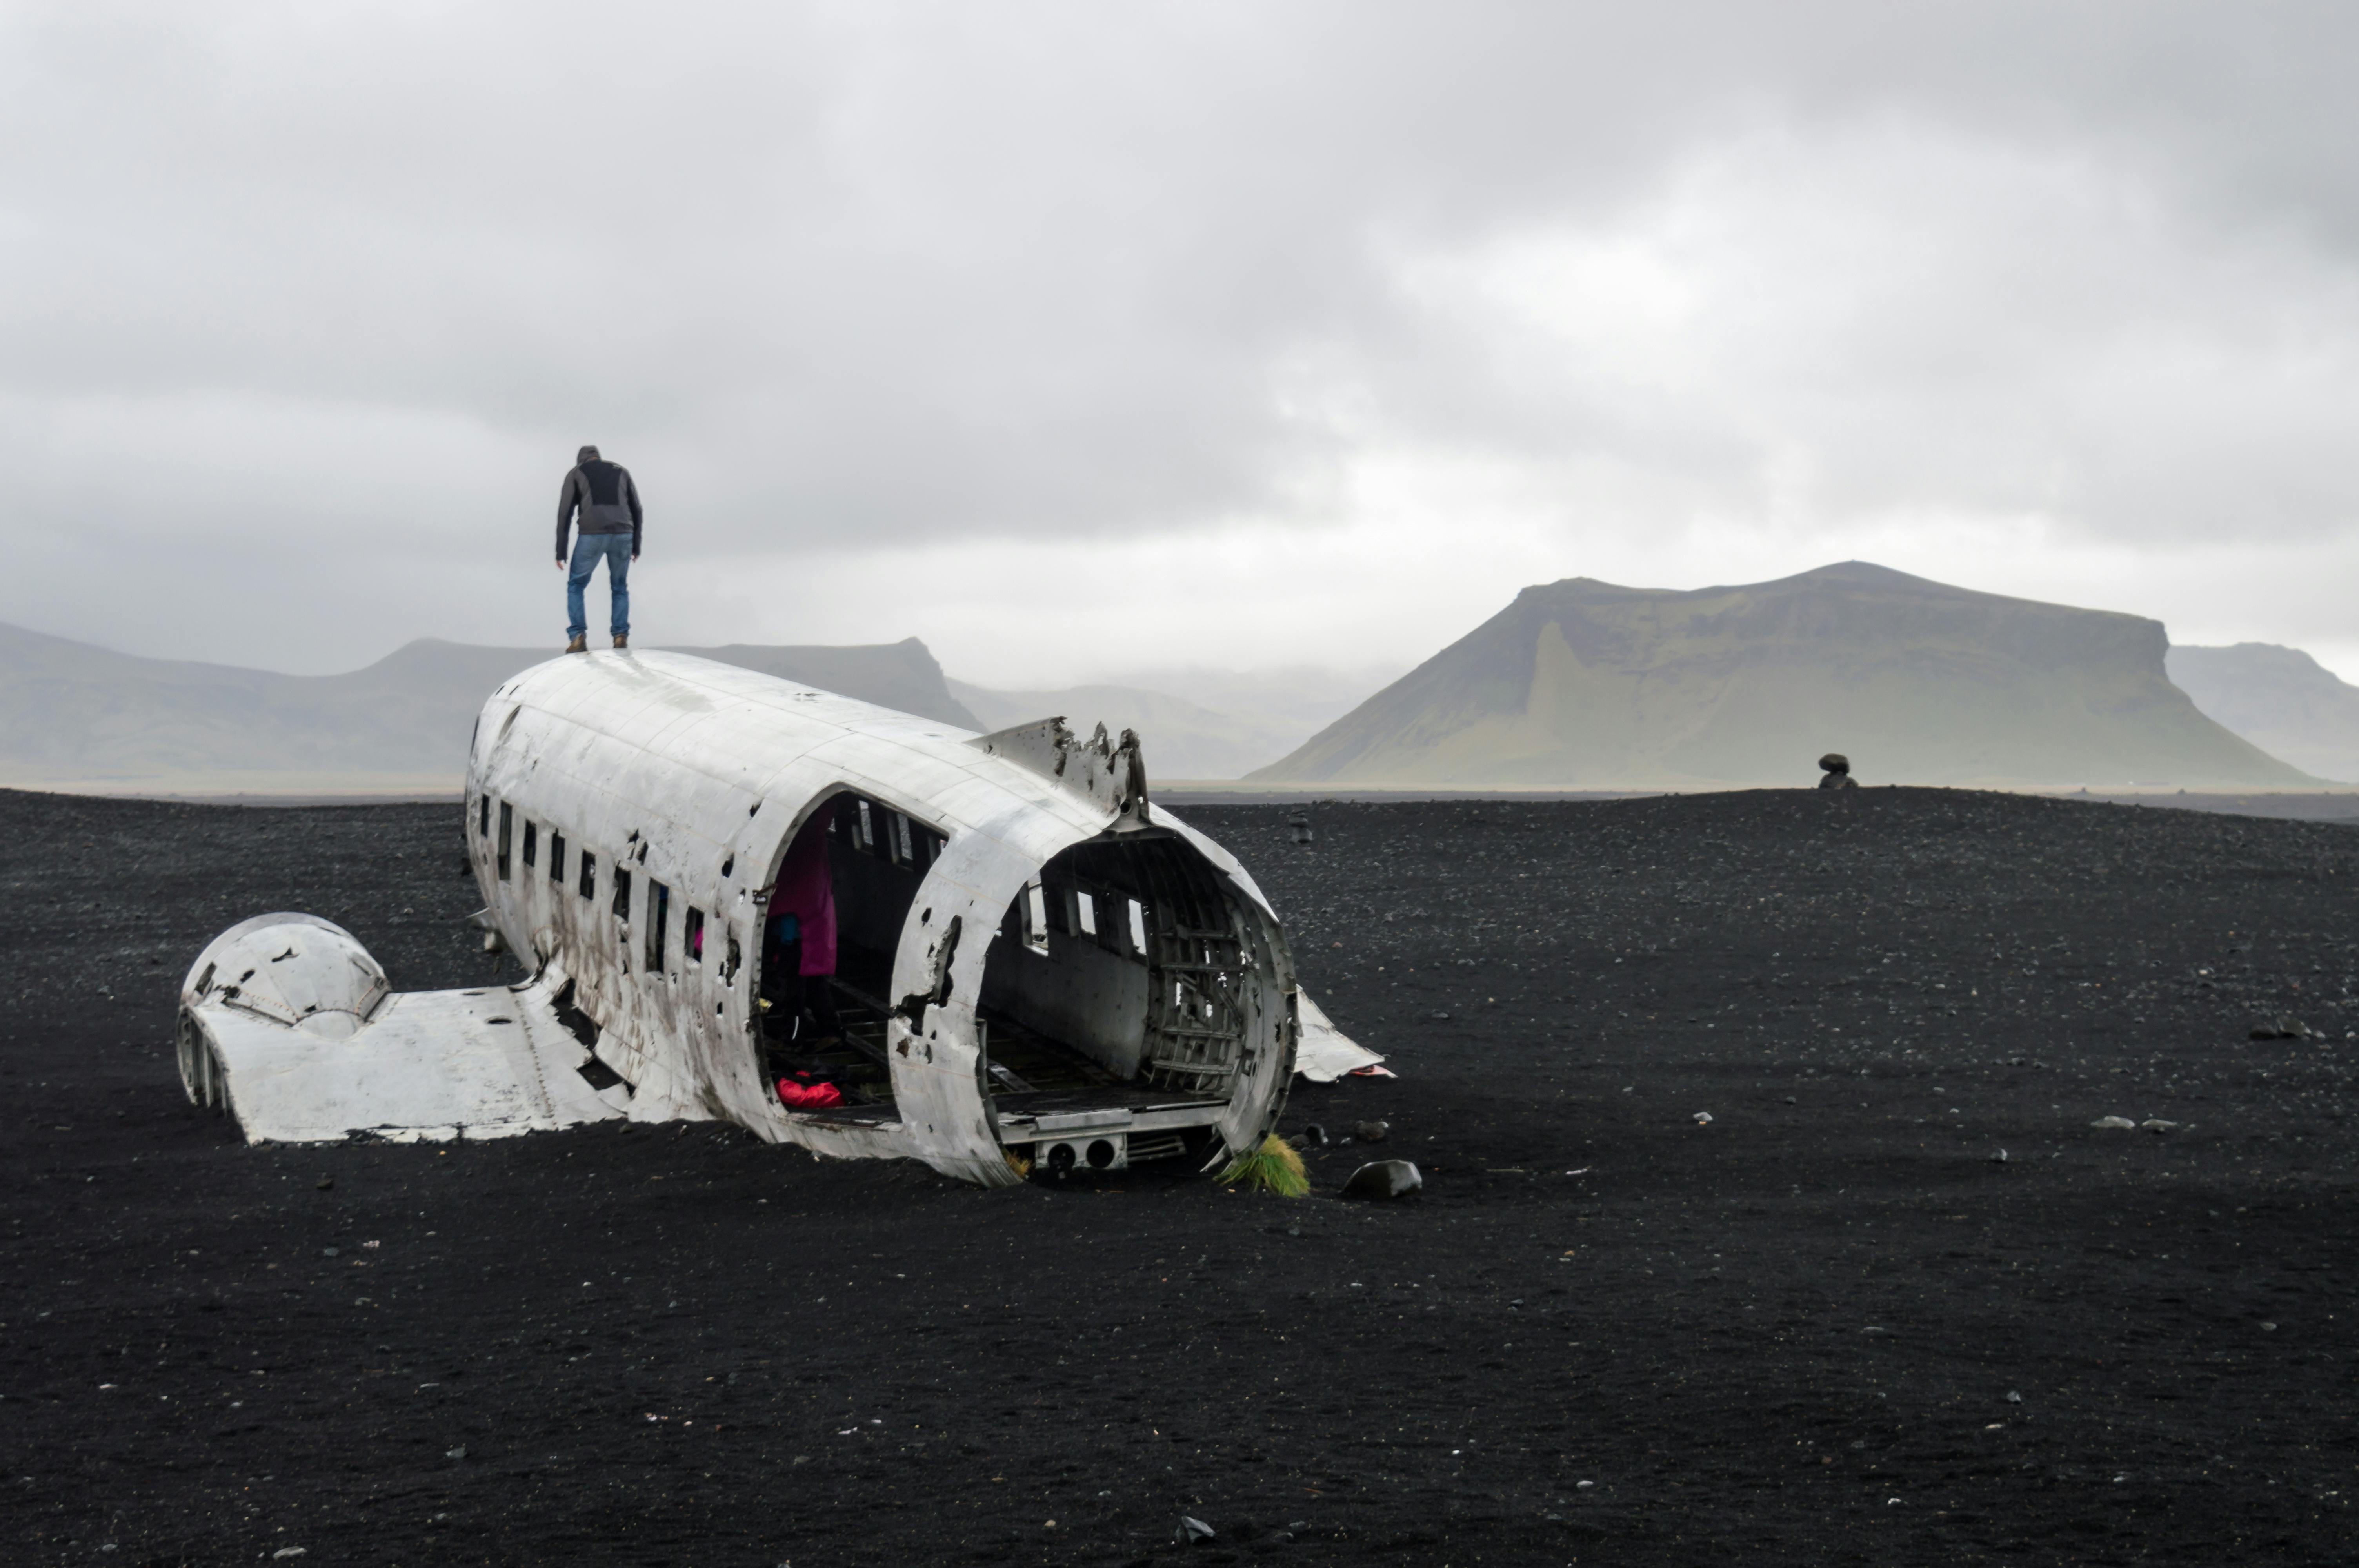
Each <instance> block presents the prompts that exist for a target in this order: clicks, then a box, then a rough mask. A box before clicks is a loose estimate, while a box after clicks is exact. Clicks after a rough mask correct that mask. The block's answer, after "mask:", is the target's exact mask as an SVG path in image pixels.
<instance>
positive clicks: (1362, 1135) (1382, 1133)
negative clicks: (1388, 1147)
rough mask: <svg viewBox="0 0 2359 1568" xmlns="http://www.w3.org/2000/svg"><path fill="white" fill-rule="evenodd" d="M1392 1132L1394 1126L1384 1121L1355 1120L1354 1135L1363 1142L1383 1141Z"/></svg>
mask: <svg viewBox="0 0 2359 1568" xmlns="http://www.w3.org/2000/svg"><path fill="white" fill-rule="evenodd" d="M1391 1132H1392V1126H1391V1124H1390V1123H1388V1122H1382V1121H1355V1122H1353V1123H1352V1136H1353V1138H1354V1139H1356V1140H1358V1141H1360V1142H1362V1143H1382V1142H1383V1141H1385V1139H1386V1137H1387V1136H1389V1135H1390V1134H1391Z"/></svg>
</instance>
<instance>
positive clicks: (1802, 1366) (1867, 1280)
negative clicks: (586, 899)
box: [0, 790, 2359, 1568]
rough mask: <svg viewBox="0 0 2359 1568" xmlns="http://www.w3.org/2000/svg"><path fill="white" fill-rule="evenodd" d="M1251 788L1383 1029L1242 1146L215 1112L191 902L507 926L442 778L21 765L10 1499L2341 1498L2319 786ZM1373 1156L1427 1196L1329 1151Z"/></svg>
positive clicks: (1088, 1524) (402, 1550)
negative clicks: (347, 1125)
mask: <svg viewBox="0 0 2359 1568" xmlns="http://www.w3.org/2000/svg"><path fill="white" fill-rule="evenodd" d="M1298 809H1300V808H1299V807H1295V806H1205V807H1199V808H1197V809H1196V810H1194V811H1192V812H1190V814H1189V815H1190V819H1191V820H1193V821H1195V822H1196V823H1198V825H1200V826H1201V827H1204V828H1205V829H1206V830H1207V831H1209V832H1211V833H1212V834H1213V835H1214V836H1215V837H1216V838H1221V839H1222V840H1223V842H1225V843H1227V844H1228V845H1229V846H1230V847H1231V848H1233V849H1234V850H1235V851H1236V852H1237V853H1238V854H1239V855H1240V856H1241V857H1242V858H1243V860H1245V863H1246V864H1247V865H1248V866H1249V867H1250V868H1252V870H1253V871H1254V873H1255V875H1256V877H1258V878H1259V879H1260V880H1261V881H1262V883H1263V885H1264V887H1265V888H1266V889H1267V890H1268V892H1269V893H1270V895H1271V897H1272V898H1273V899H1274V900H1275V901H1276V903H1277V905H1278V907H1279V909H1280V910H1281V912H1282V913H1284V914H1286V915H1287V916H1288V920H1289V925H1290V929H1291V931H1292V934H1293V937H1294V941H1295V946H1296V951H1297V953H1298V955H1299V958H1300V961H1301V967H1302V972H1303V976H1304V979H1305V981H1306V983H1307V984H1308V985H1309V986H1310V988H1311V989H1312V990H1313V992H1314V994H1316V995H1317V996H1318V998H1319V999H1320V1000H1321V1002H1322V1003H1324V1004H1325V1006H1326V1007H1327V1009H1328V1011H1330V1012H1331V1013H1332V1015H1333V1016H1334V1018H1335V1020H1336V1022H1337V1023H1338V1024H1339V1025H1341V1026H1342V1027H1343V1029H1345V1030H1346V1031H1348V1032H1350V1033H1353V1034H1355V1035H1356V1036H1357V1037H1358V1038H1360V1039H1361V1040H1363V1041H1364V1042H1365V1043H1366V1044H1370V1045H1371V1046H1373V1047H1374V1048H1375V1049H1377V1050H1380V1051H1383V1052H1385V1053H1386V1054H1388V1055H1389V1057H1390V1058H1391V1065H1393V1066H1394V1067H1395V1068H1396V1069H1397V1071H1398V1073H1399V1074H1400V1076H1398V1077H1397V1078H1393V1079H1360V1080H1349V1081H1346V1082H1344V1083H1342V1084H1338V1085H1334V1086H1332V1087H1308V1086H1305V1087H1299V1088H1298V1089H1297V1091H1296V1093H1295V1095H1294V1099H1293V1104H1292V1106H1291V1108H1290V1109H1289V1111H1288V1115H1287V1117H1286V1120H1285V1125H1286V1127H1287V1128H1288V1129H1289V1130H1299V1129H1300V1128H1301V1127H1302V1126H1303V1125H1304V1124H1306V1123H1309V1122H1312V1121H1316V1122H1320V1123H1323V1124H1324V1125H1325V1126H1326V1127H1327V1128H1328V1129H1330V1130H1341V1129H1343V1128H1346V1127H1348V1126H1349V1125H1350V1124H1351V1123H1352V1122H1353V1121H1355V1120H1359V1119H1376V1118H1381V1119H1385V1120H1386V1121H1388V1122H1389V1123H1390V1127H1391V1131H1390V1136H1389V1138H1388V1140H1387V1141H1386V1142H1385V1143H1384V1144H1382V1145H1380V1146H1378V1147H1376V1148H1374V1149H1365V1148H1357V1147H1351V1146H1339V1147H1328V1148H1323V1149H1321V1148H1310V1149H1307V1150H1306V1151H1305V1153H1306V1157H1307V1162H1308V1163H1309V1166H1310V1171H1311V1173H1312V1178H1313V1182H1314V1184H1315V1189H1316V1190H1315V1193H1314V1195H1313V1196H1311V1197H1310V1198H1306V1199H1302V1200H1299V1201H1293V1202H1288V1201H1285V1200H1281V1199H1277V1198H1274V1197H1269V1196H1266V1195H1249V1194H1232V1193H1229V1192H1225V1191H1223V1190H1222V1189H1221V1188H1219V1187H1217V1186H1214V1185H1212V1184H1211V1183H1210V1182H1209V1181H1206V1180H1204V1179H1201V1178H1199V1177H1195V1176H1193V1175H1191V1174H1190V1173H1188V1172H1187V1171H1186V1170H1185V1169H1183V1168H1181V1165H1180V1162H1170V1161H1167V1162H1159V1163H1157V1164H1153V1165H1148V1166H1145V1167H1142V1168H1140V1169H1137V1170H1134V1171H1130V1172H1126V1173H1119V1174H1116V1175H1112V1176H1104V1177H1083V1178H1076V1179H1074V1180H1072V1181H1070V1182H1068V1183H1066V1184H1064V1185H1062V1186H1054V1185H1049V1184H1045V1183H1038V1182H1036V1183H1035V1184H1027V1185H1024V1186H1018V1187H1014V1188H1009V1189H1004V1190H999V1191H991V1192H985V1191H981V1190H977V1189H973V1188H970V1187H966V1186H962V1185H960V1184H954V1183H951V1182H947V1181H944V1180H941V1179H940V1178H938V1177H936V1176H934V1175H933V1174H932V1173H929V1172H927V1171H925V1170H923V1169H921V1168H919V1167H918V1166H915V1165H912V1164H908V1163H904V1162H891V1163H864V1162H832V1161H817V1160H814V1159H813V1158H812V1157H810V1155H808V1154H806V1153H803V1152H799V1151H795V1150H791V1149H778V1148H772V1147H768V1146H766V1145H763V1144H760V1143H758V1142H756V1141H753V1140H751V1139H750V1138H748V1137H746V1136H745V1135H744V1134H742V1133H739V1132H736V1131H734V1130H729V1129H726V1128H721V1127H716V1126H713V1125H712V1124H694V1125H683V1126H679V1127H664V1128H647V1127H636V1128H630V1129H628V1130H625V1129H621V1128H617V1127H615V1126H613V1125H606V1126H600V1127H595V1128H588V1129H582V1130H573V1131H569V1132H560V1133H552V1134H546V1135H541V1136H536V1137H529V1138H522V1139H516V1140H512V1141H505V1142H496V1143H479V1144H478V1143H471V1144H462V1145H458V1146H454V1147H447V1148H439V1147H435V1146H432V1145H387V1144H367V1143H355V1144H346V1145H336V1146H325V1147H310V1148H263V1149H251V1148H246V1147H244V1146H242V1145H240V1144H238V1143H237V1142H235V1141H234V1139H233V1138H232V1137H231V1135H230V1132H229V1130H228V1128H227V1127H226V1126H225V1125H224V1124H223V1122H222V1121H220V1120H218V1119H213V1118H211V1117H208V1116H205V1115H203V1114H201V1113H200V1112H198V1111H196V1110H194V1109H192V1108H190V1107H189V1106H188V1105H187V1104H186V1102H185V1101H184V1100H183V1098H181V1095H180V1091H179V1086H178V1084H177V1082H176V1080H175V1078H174V1076H173V1067H172V1053H171V1017H172V1007H173V999H174V996H175V993H176V989H177V987H178V985H179V979H180V977H181V974H182V972H183V970H184V968H186V966H187V964H188V962H189V961H190V958H191V957H192V956H193V955H194V954H195V953H196V951H197V950H198V948H199V947H200V946H201V945H202V944H203V943H204V942H205V941H206V940H207V939H208V938H210V937H211V936H212V935H214V934H215V933H217V932H218V931H220V930H221V929H222V928H223V927H224V926H226V925H230V924H231V923H232V922H234V921H236V920H239V919H242V918H244V917H245V916H246V915H249V914H255V913H259V912H262V911H266V910H272V909H299V910H309V911H311V912H314V913H317V914H322V915H325V916H328V917H329V918H332V919H334V920H336V921H338V922H340V923H342V924H343V925H347V926H349V927H350V928H352V929H353V931H354V932H355V933H356V934H357V935H360V936H361V937H362V939H363V940H364V941H365V942H366V943H367V944H368V945H369V946H370V947H371V948H372V949H373V950H374V951H375V953H376V954H377V956H378V957H379V958H380V959H381V960H382V961H383V962H384V963H385V965H386V968H387V969H388V970H389V971H390V972H391V974H392V976H393V978H394V980H395V982H396V983H397V985H401V986H404V987H408V988H423V987H439V986H455V985H462V984H481V983H484V982H485V981H487V980H490V979H495V978H496V977H497V976H498V975H499V974H500V973H501V972H502V971H501V970H500V969H499V968H498V966H497V961H495V960H487V959H486V958H485V957H484V956H483V955H481V954H480V953H477V952H475V951H473V942H472V941H471V937H472V936H473V933H471V932H469V931H467V930H466V929H465V928H464V927H463V926H462V925H461V919H462V916H464V915H465V914H466V913H467V912H468V911H469V910H470V909H472V908H473V905H474V902H475V901H474V899H473V890H472V888H471V886H470V885H469V884H468V883H467V882H466V881H462V880H461V879H460V877H459V876H458V874H457V868H458V865H459V839H458V830H457V813H456V812H455V811H454V810H452V809H451V807H448V806H424V807H413V806H370V807H326V808H318V809H305V810H259V809H252V808H237V807H208V806H175V805H163V804H152V803H139V802H124V801H104V800H95V799H83V798H69V797H60V796H44V795H24V794H0V827H5V841H6V842H7V844H8V846H9V850H8V853H7V856H6V858H5V861H4V862H0V954H5V960H0V961H5V975H0V1000H5V1004H6V1006H5V1012H0V1090H5V1098H6V1103H7V1106H8V1110H7V1112H6V1114H5V1117H0V1210H5V1215H4V1216H0V1218H5V1226H6V1236H7V1240H6V1249H5V1260H6V1268H5V1271H0V1455H5V1457H0V1465H5V1473H0V1499H5V1501H0V1558H5V1560H6V1561H8V1562H11V1563H93V1564H109V1565H114V1568H133V1565H136V1564H150V1563H206V1564H213V1563H218V1564H235V1563H254V1562H256V1561H261V1562H265V1563H275V1562H278V1561H281V1560H283V1559H284V1558H285V1557H286V1554H288V1553H291V1552H295V1551H296V1550H297V1549H300V1550H301V1552H303V1554H304V1555H303V1557H302V1558H300V1559H299V1560H298V1561H300V1562H303V1563H441V1562H452V1563H459V1562H465V1563H567V1564H580V1563H631V1564H654V1563H679V1564H696V1565H698V1568H704V1565H710V1564H732V1563H734V1564H747V1565H768V1564H775V1563H794V1564H795V1565H796V1568H810V1565H813V1564H822V1563H875V1564H912V1563H1090V1564H1124V1563H1181V1562H1201V1563H1218V1562H1240V1563H1241V1562H1262V1561H1264V1560H1267V1561H1271V1562H1303V1563H1416V1564H1428V1563H1431V1564H1442V1563H1451V1564H1467V1563H1572V1562H1578V1563H1700V1564H1701V1563H1713V1564H1720V1563H1731V1562H1737V1563H1876V1564H1887V1563H1978V1562H1991V1563H2150V1562H2169V1563H2205V1564H2213V1563H2240V1562H2252V1563H2261V1562H2267V1563H2330V1562H2335V1561H2350V1560H2352V1557H2353V1555H2354V1546H2355V1545H2359V1542H2354V1535H2355V1534H2359V1532H2355V1531H2354V1528H2353V1514H2352V1504H2353V1500H2354V1496H2359V1468H2354V1466H2359V1388H2354V1353H2359V1333H2354V1329H2359V1324H2354V1314H2359V1301H2354V1294H2353V1289H2352V1287H2353V1283H2354V1278H2359V1274H2354V1271H2355V1270H2359V1238H2354V1227H2353V1224H2352V1219H2353V1204H2352V1199H2353V1181H2354V1160H2353V1152H2354V1137H2353V1129H2352V1124H2351V1122H2350V1119H2349V1118H2350V1115H2351V1112H2352V1109H2353V1095H2352V1091H2353V1085H2352V1075H2351V1065H2352V1059H2353V1053H2354V1050H2359V1044H2354V1042H2352V1041H2351V1039H2350V1036H2351V1035H2352V1034H2353V1033H2354V1032H2359V1007H2354V1000H2353V994H2352V993H2353V991H2354V987H2359V946H2354V937H2359V929H2354V914H2359V908H2354V902H2355V901H2359V893H2354V881H2355V880H2359V879H2354V871H2359V838H2354V836H2353V831H2352V829H2350V828H2348V827H2340V826H2332V825H2321V824H2311V823H2299V822H2284V821H2260V820H2255V819H2250V818H2242V817H2234V816H2205V815H2198V814H2195V813H2189V812H2174V811H2162V810H2152V809H2143V808H2136V807H2130V806H2102V805H2087V804H2079V803H2072V802H2066V801H2059V800H2044V799H2032V798H2024V797H2009V796H1997V795H1975V794H1969V793H1964V792H1944V791H1918V790H1899V791H1888V792H1887V791H1883V790H1863V791H1859V792H1856V793H1855V794H1854V795H1851V796H1849V797H1829V796H1822V795H1816V794H1814V793H1812V792H1761V793H1753V794H1739V795H1707V796H1689V797H1685V798H1652V799H1642V800H1629V801H1615V802H1560V803H1499V802H1489V803H1486V802H1480V801H1454V802H1449V803H1440V804H1428V805H1419V804H1399V803H1388V804H1372V805H1327V806H1312V807H1310V808H1309V809H1310V818H1311V821H1312V823H1313V825H1314V827H1315V829H1316V831H1317V835H1318V838H1317V842H1316V843H1315V844H1313V845H1311V846H1309V847H1307V848H1301V847H1297V846H1295V845H1294V844H1292V843H1291V842H1290V840H1289V835H1288V828H1287V819H1288V816H1292V815H1293V814H1294V813H1295V812H1296V811H1297V810H1298ZM509 973H511V974H512V971H509ZM2280 1017H2283V1018H2287V1019H2289V1020H2293V1021H2297V1022H2300V1023H2302V1024H2304V1025H2305V1026H2306V1027H2307V1028H2308V1029H2309V1030H2310V1031H2312V1032H2313V1033H2315V1034H2318V1035H2322V1036H2325V1038H2323V1039H2318V1038H2313V1039H2309V1040H2302V1039H2291V1040H2269V1041H2258V1042H2256V1041H2253V1040H2251V1039H2249V1038H2248V1034H2249V1033H2250V1031H2251V1029H2252V1028H2253V1027H2254V1026H2255V1025H2256V1024H2257V1023H2261V1022H2265V1021H2267V1022H2274V1021H2275V1020H2277V1019H2278V1018H2280ZM1707 1112H1708V1113H1709V1114H1710V1116H1711V1117H1712V1119H1711V1121H1710V1122H1709V1123H1704V1122H1701V1120H1700V1119H1699V1113H1707ZM2108 1115H2120V1116H2124V1117H2128V1118H2132V1119H2136V1120H2141V1121H2143V1120H2146V1119H2149V1118H2155V1119H2167V1120H2170V1121H2175V1122H2178V1123H2180V1126H2179V1127H2178V1128H2177V1129H2175V1130H2169V1131H2167V1132H2163V1133H2159V1134H2158V1133H2155V1132H2149V1131H2143V1130H2140V1131H2115V1130H2095V1129H2093V1128H2092V1127H2091V1126H2090V1123H2091V1122H2092V1121H2093V1120H2094V1119H2097V1118H2100V1117H2104V1116H2108ZM2002 1149H2004V1150H2005V1151H2006V1155H2007V1158H2006V1161H2005V1162H1998V1161H1997V1160H1996V1159H1995V1155H1996V1154H1997V1153H1998V1152H1999V1151H2000V1150H2002ZM1371 1155H1400V1156H1407V1157H1409V1158H1413V1159H1415V1160H1416V1161H1417V1162H1419V1165H1420V1166H1421V1167H1422V1168H1423V1170H1424V1173H1425V1175H1426V1180H1427V1187H1426V1191H1425V1193H1424V1194H1423V1195H1422V1196H1420V1197H1418V1198H1415V1199H1412V1200H1409V1201H1407V1202H1404V1203H1400V1204H1397V1205H1392V1206H1371V1205H1366V1204H1355V1203H1346V1202H1343V1201H1340V1200H1339V1199H1338V1198H1336V1196H1335V1195H1334V1194H1335V1192H1336V1189H1337V1187H1338V1185H1339V1184H1340V1183H1341V1182H1342V1180H1343V1177H1344V1176H1345V1175H1346V1174H1347V1173H1349V1172H1350V1171H1351V1169H1352V1168H1353V1166H1354V1165H1355V1164H1356V1163H1357V1162H1359V1161H1361V1160H1362V1159H1364V1158H1366V1157H1369V1156H1371ZM1182 1514H1188V1515H1192V1516H1194V1517H1196V1518H1198V1519H1203V1520H1205V1521H1207V1522H1209V1523H1210V1524H1211V1525H1212V1527H1213V1528H1214V1530H1216V1531H1217V1535H1216V1536H1215V1538H1214V1539H1213V1540H1212V1541H1209V1542H1206V1543H1203V1544H1201V1545H1199V1546H1197V1547H1195V1548H1194V1549H1193V1550H1192V1551H1190V1550H1183V1549H1181V1548H1180V1547H1178V1546H1175V1545H1174V1544H1173V1542H1172V1534H1173V1530H1174V1529H1175V1527H1176V1526H1177V1525H1178V1523H1179V1520H1180V1516H1181V1515H1182ZM109 1548H112V1550H108V1549H109Z"/></svg>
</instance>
